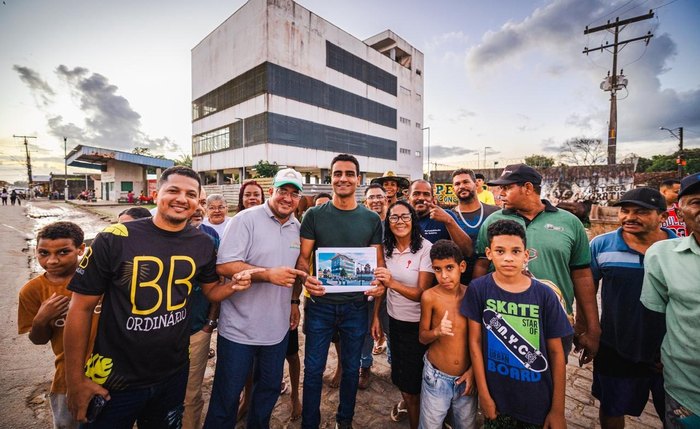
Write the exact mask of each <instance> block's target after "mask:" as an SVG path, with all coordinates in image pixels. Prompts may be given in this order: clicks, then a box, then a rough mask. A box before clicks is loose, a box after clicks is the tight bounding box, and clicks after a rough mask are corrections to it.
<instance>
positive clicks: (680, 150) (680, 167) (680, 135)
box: [659, 127, 685, 180]
mask: <svg viewBox="0 0 700 429" xmlns="http://www.w3.org/2000/svg"><path fill="white" fill-rule="evenodd" d="M659 130H666V131H668V132H669V133H671V135H672V136H673V137H675V138H677V139H678V158H677V159H676V164H678V180H680V179H682V178H683V165H684V163H685V160H684V159H683V127H678V128H675V129H672V130H671V129H668V128H666V127H659ZM674 131H678V135H676V133H674Z"/></svg>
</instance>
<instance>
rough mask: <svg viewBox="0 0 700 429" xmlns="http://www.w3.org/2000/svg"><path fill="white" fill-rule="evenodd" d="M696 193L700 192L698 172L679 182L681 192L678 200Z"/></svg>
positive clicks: (699, 175) (699, 173)
mask: <svg viewBox="0 0 700 429" xmlns="http://www.w3.org/2000/svg"><path fill="white" fill-rule="evenodd" d="M696 192H700V172H698V173H693V174H691V175H690V176H685V177H684V178H683V180H681V191H680V192H679V193H678V198H680V197H682V196H683V195H689V194H694V193H696Z"/></svg>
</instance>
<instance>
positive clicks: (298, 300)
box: [292, 299, 301, 305]
mask: <svg viewBox="0 0 700 429" xmlns="http://www.w3.org/2000/svg"><path fill="white" fill-rule="evenodd" d="M292 304H296V305H299V304H301V300H300V299H293V300H292Z"/></svg>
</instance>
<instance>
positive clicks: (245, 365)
mask: <svg viewBox="0 0 700 429" xmlns="http://www.w3.org/2000/svg"><path fill="white" fill-rule="evenodd" d="M288 340H289V333H287V335H286V336H285V337H284V339H283V340H282V341H281V342H279V343H277V344H274V345H270V346H253V345H248V344H239V343H236V342H233V341H229V340H227V339H226V338H224V337H222V336H221V335H219V337H218V339H217V360H216V373H215V375H214V385H213V387H212V391H211V399H210V400H209V410H208V411H207V418H206V420H205V421H204V427H205V428H210V429H216V428H222V427H226V428H229V427H234V426H235V425H236V419H237V417H238V400H239V398H240V396H241V391H242V390H243V386H245V382H246V378H247V377H248V374H249V373H250V369H251V368H253V393H252V397H251V401H250V405H249V409H248V420H247V424H246V427H247V428H255V429H257V428H268V427H270V415H271V414H272V409H273V408H274V407H275V403H276V402H277V399H278V398H279V396H280V384H281V383H282V375H283V371H284V356H285V354H286V353H287V341H288Z"/></svg>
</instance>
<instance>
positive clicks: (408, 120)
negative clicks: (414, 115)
mask: <svg viewBox="0 0 700 429" xmlns="http://www.w3.org/2000/svg"><path fill="white" fill-rule="evenodd" d="M399 120H400V121H401V123H402V124H404V125H409V126H410V125H411V120H410V119H408V118H404V117H403V116H402V117H401V118H400V119H399Z"/></svg>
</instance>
